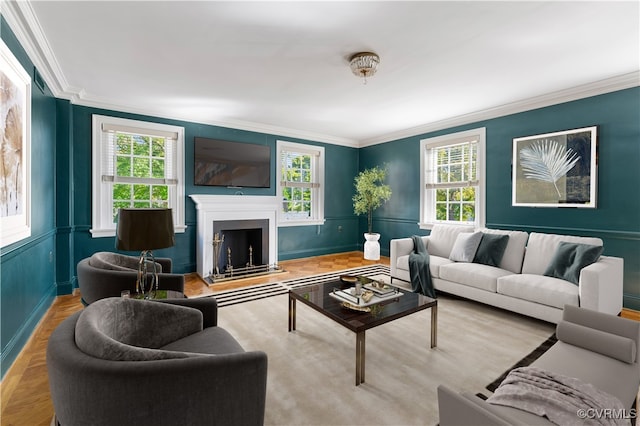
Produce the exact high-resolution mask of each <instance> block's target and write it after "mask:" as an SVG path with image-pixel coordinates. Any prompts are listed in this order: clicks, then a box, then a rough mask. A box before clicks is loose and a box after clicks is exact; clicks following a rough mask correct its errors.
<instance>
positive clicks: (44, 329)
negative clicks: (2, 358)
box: [0, 251, 389, 426]
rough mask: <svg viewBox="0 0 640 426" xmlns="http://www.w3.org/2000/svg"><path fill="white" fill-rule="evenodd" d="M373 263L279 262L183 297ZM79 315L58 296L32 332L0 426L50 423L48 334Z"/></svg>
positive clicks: (193, 278)
mask: <svg viewBox="0 0 640 426" xmlns="http://www.w3.org/2000/svg"><path fill="white" fill-rule="evenodd" d="M376 263H382V264H386V265H388V264H389V258H386V257H382V258H381V259H380V260H379V261H370V260H365V259H363V253H362V252H359V251H355V252H348V253H339V254H331V255H326V256H317V257H309V258H305V259H295V260H287V261H282V262H280V266H281V267H282V268H283V269H284V270H285V271H286V272H282V273H277V274H272V275H264V276H260V277H255V278H247V279H242V280H236V281H226V282H222V283H220V284H214V285H212V286H208V285H206V284H205V282H204V281H203V280H201V279H200V278H199V277H198V276H197V275H196V274H188V275H187V278H186V280H185V294H186V295H187V296H195V295H200V294H213V293H214V292H216V291H220V290H227V289H232V288H239V287H243V286H249V285H255V284H262V283H268V282H277V281H283V280H286V279H292V278H298V277H304V276H309V275H316V274H321V273H325V272H330V271H338V270H342V269H348V268H356V267H358V266H366V265H373V264H376ZM80 309H82V304H81V303H80V295H79V294H74V295H69V296H59V297H57V298H56V299H55V301H54V302H53V305H52V306H51V308H49V310H48V311H47V314H46V315H45V316H44V318H43V319H42V320H41V322H40V324H39V325H38V326H37V327H36V330H35V331H34V333H33V335H32V336H31V338H30V339H29V341H28V342H27V344H26V345H25V347H24V348H23V350H22V351H21V353H20V355H19V356H18V358H17V360H16V361H15V363H14V364H13V365H12V366H11V368H10V369H9V371H8V372H7V374H6V375H5V377H4V379H3V380H2V383H0V388H1V389H0V400H1V401H0V406H1V409H2V411H0V424H1V425H2V426H45V425H49V424H50V423H51V419H52V417H53V405H52V403H51V397H50V393H49V381H48V376H47V365H46V348H47V341H48V339H49V335H50V334H51V332H52V331H53V330H54V329H55V328H56V327H57V326H58V324H60V322H62V321H63V320H64V319H65V318H67V317H68V316H69V315H71V314H73V313H74V312H77V311H79V310H80Z"/></svg>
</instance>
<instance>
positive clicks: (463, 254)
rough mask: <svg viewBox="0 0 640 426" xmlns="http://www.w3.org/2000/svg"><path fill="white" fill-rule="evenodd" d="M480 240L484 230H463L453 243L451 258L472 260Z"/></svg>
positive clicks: (454, 259) (459, 260) (464, 260)
mask: <svg viewBox="0 0 640 426" xmlns="http://www.w3.org/2000/svg"><path fill="white" fill-rule="evenodd" d="M480 240H482V232H473V233H471V232H461V233H460V234H458V236H457V237H456V241H455V242H454V243H453V248H452V249H451V254H450V255H449V259H450V260H453V261H455V262H472V261H473V257H474V256H475V255H476V250H478V245H480Z"/></svg>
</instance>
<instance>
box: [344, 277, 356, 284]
mask: <svg viewBox="0 0 640 426" xmlns="http://www.w3.org/2000/svg"><path fill="white" fill-rule="evenodd" d="M340 281H342V282H343V283H347V284H355V283H357V282H358V277H356V276H355V275H340Z"/></svg>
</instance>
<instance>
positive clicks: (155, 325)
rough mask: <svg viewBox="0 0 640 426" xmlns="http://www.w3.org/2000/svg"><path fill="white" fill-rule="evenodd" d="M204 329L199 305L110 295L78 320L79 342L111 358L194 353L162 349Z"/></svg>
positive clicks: (93, 352)
mask: <svg viewBox="0 0 640 426" xmlns="http://www.w3.org/2000/svg"><path fill="white" fill-rule="evenodd" d="M201 330H202V313H201V312H200V311H199V310H197V309H192V308H188V307H185V306H175V305H169V304H166V303H154V302H151V301H147V300H136V299H126V298H119V297H110V298H106V299H101V300H97V301H96V302H94V303H92V304H91V305H89V306H87V307H86V308H85V309H84V310H83V311H82V313H81V314H80V316H79V317H78V321H77V323H76V328H75V339H76V345H77V346H78V348H79V349H80V350H81V351H83V352H84V353H86V354H88V355H91V356H94V357H96V358H100V359H108V360H112V361H147V360H156V359H171V358H185V357H188V356H191V355H189V354H183V353H178V352H169V351H165V350H160V349H159V348H161V347H162V346H164V345H166V344H168V343H170V342H172V341H175V340H178V339H181V338H184V337H186V336H188V335H190V334H193V333H196V332H199V331H201Z"/></svg>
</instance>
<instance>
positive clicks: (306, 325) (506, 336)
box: [218, 277, 554, 425]
mask: <svg viewBox="0 0 640 426" xmlns="http://www.w3.org/2000/svg"><path fill="white" fill-rule="evenodd" d="M316 278H317V277H316ZM295 281H296V282H295V283H291V282H289V283H287V284H284V285H283V288H284V289H287V288H288V286H291V285H298V284H300V285H302V284H301V282H298V280H295ZM281 284H282V283H281ZM287 299H288V298H287V296H286V294H278V295H275V296H268V297H262V298H258V299H255V300H249V301H245V302H244V303H233V304H229V305H226V306H225V307H224V308H222V309H220V311H219V312H218V315H219V317H218V322H219V325H220V326H221V327H223V328H225V329H226V330H227V331H229V332H230V333H231V334H232V335H233V336H234V337H235V338H236V339H237V340H238V341H239V342H240V344H241V345H242V346H243V347H244V348H245V349H246V350H263V351H265V352H266V353H267V355H268V359H269V361H268V362H269V366H268V379H267V396H266V411H265V424H267V425H434V424H437V423H438V409H437V387H438V385H439V384H441V383H444V384H446V385H447V386H449V387H450V388H452V389H454V390H457V391H462V390H466V391H470V392H474V393H477V392H480V391H481V390H483V389H484V387H485V385H486V383H489V382H490V381H491V380H492V379H493V378H495V377H497V376H498V375H500V374H501V373H502V372H503V371H505V370H506V369H507V368H508V367H509V366H512V365H513V364H514V363H515V362H516V361H518V360H519V359H521V358H522V357H523V356H525V355H526V354H528V353H530V352H531V351H532V350H533V349H535V348H536V347H537V346H538V345H539V343H540V342H541V341H544V340H545V339H546V338H547V337H548V336H549V335H550V334H551V333H552V332H553V328H554V327H553V325H551V324H548V323H545V322H542V321H538V320H535V319H532V318H528V317H523V316H521V315H516V314H511V313H509V312H506V311H503V310H499V309H495V308H492V307H490V306H486V305H482V304H479V303H476V302H472V301H468V300H464V299H459V298H454V297H448V296H446V295H441V296H439V297H438V347H437V348H434V349H431V348H430V347H429V342H430V339H429V330H430V321H431V313H430V312H429V310H425V311H420V312H417V313H414V314H411V315H409V316H406V317H403V318H400V319H397V320H395V321H392V322H390V323H387V324H384V325H381V326H379V327H376V328H374V329H371V330H369V331H367V333H366V381H365V383H363V384H361V385H360V386H355V340H356V339H355V334H353V333H352V332H351V331H349V330H347V329H346V328H344V327H342V326H340V325H338V324H337V323H335V322H333V321H332V320H331V319H329V318H327V317H325V316H323V315H321V314H320V313H318V312H316V311H315V310H313V309H311V308H310V307H308V306H306V305H304V304H298V305H297V327H296V331H293V332H288V327H287V324H288V300H287Z"/></svg>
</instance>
